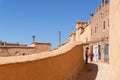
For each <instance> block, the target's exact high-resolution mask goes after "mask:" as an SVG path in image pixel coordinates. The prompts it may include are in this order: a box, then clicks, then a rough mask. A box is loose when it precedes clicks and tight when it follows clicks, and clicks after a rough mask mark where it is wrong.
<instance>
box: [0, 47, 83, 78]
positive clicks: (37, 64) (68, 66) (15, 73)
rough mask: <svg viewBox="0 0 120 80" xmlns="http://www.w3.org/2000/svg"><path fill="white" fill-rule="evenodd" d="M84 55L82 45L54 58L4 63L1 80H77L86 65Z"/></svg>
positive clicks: (0, 74)
mask: <svg viewBox="0 0 120 80" xmlns="http://www.w3.org/2000/svg"><path fill="white" fill-rule="evenodd" d="M82 53H83V47H82V45H76V46H74V47H72V48H71V49H70V50H68V51H66V52H64V53H62V54H59V55H56V56H53V57H48V58H43V59H38V60H37V59H36V60H33V61H27V62H19V63H14V62H13V63H9V62H8V63H9V64H8V63H7V64H4V63H2V64H1V65H0V80H77V77H78V76H77V74H78V73H79V72H80V71H81V70H82V68H83V65H84V62H83V54H82ZM51 54H52V52H51ZM1 60H2V59H1ZM6 60H7V59H6Z"/></svg>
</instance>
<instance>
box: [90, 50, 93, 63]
mask: <svg viewBox="0 0 120 80" xmlns="http://www.w3.org/2000/svg"><path fill="white" fill-rule="evenodd" d="M89 56H90V62H92V61H93V56H94V55H93V52H92V50H90V52H89Z"/></svg>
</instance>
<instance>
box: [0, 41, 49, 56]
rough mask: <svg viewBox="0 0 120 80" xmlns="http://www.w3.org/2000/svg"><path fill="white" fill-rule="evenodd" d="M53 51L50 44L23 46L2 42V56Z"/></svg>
mask: <svg viewBox="0 0 120 80" xmlns="http://www.w3.org/2000/svg"><path fill="white" fill-rule="evenodd" d="M50 50H51V44H50V43H40V42H33V43H32V45H31V46H26V45H23V44H15V43H6V42H1V45H0V56H4V57H6V56H20V55H29V54H35V53H41V52H47V51H50Z"/></svg>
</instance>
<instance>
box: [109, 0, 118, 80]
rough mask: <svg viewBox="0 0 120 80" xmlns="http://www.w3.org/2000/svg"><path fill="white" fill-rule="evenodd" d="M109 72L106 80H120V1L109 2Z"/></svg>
mask: <svg viewBox="0 0 120 80" xmlns="http://www.w3.org/2000/svg"><path fill="white" fill-rule="evenodd" d="M109 35H110V49H109V52H110V70H109V75H108V79H107V80H120V0H111V1H110V32H109Z"/></svg>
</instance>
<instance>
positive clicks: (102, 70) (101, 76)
mask: <svg viewBox="0 0 120 80" xmlns="http://www.w3.org/2000/svg"><path fill="white" fill-rule="evenodd" d="M108 65H109V64H107V63H100V62H98V63H88V64H85V67H84V70H83V71H82V72H81V73H80V74H79V80H107V74H108Z"/></svg>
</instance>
